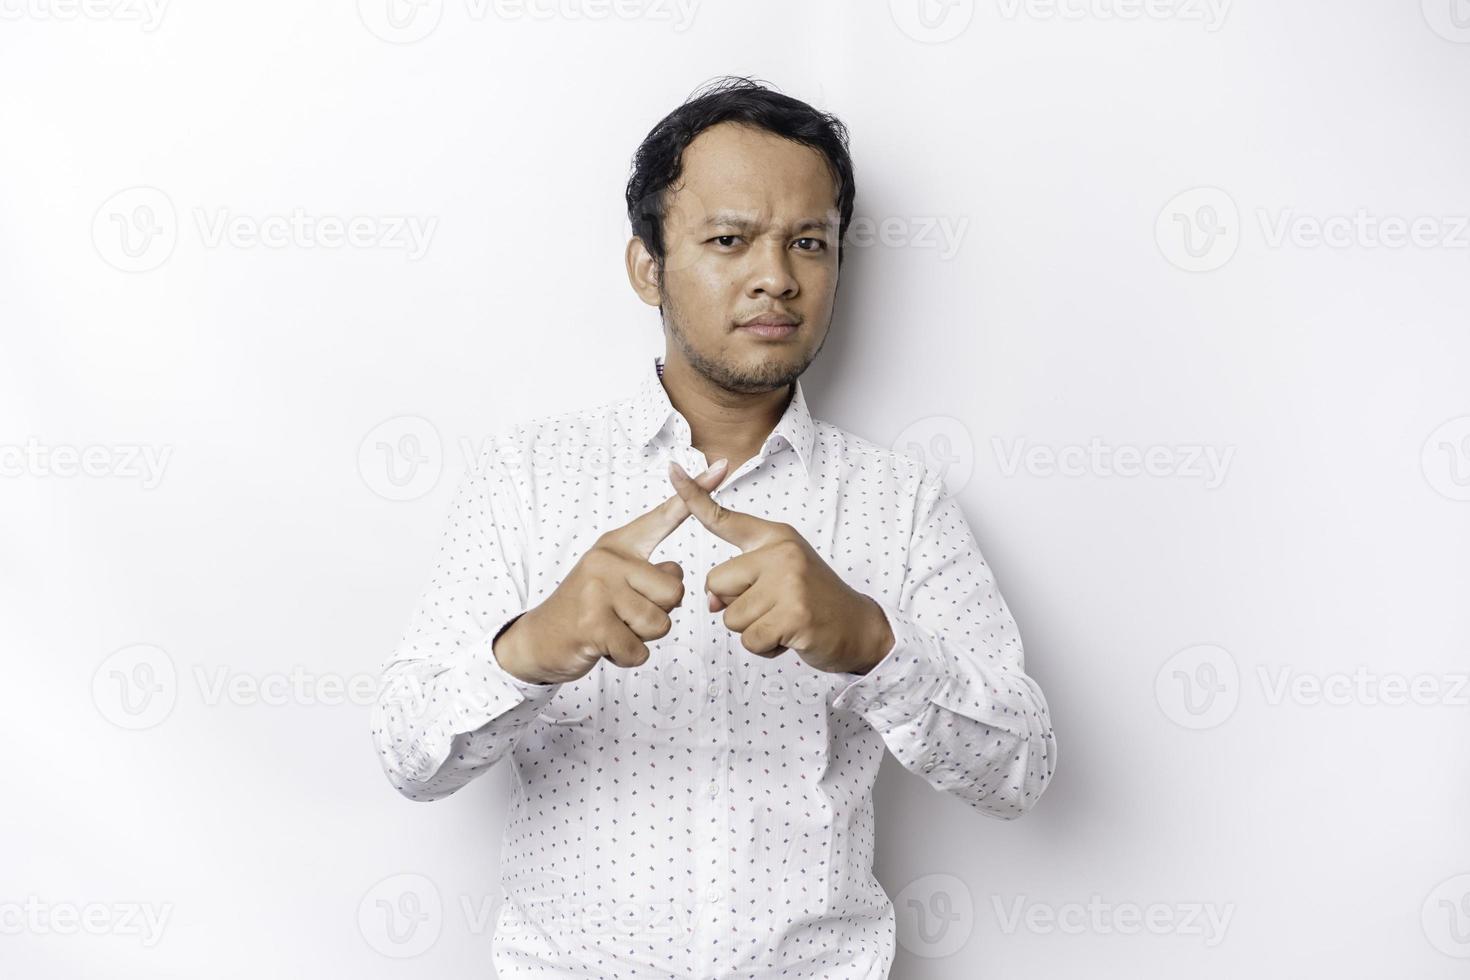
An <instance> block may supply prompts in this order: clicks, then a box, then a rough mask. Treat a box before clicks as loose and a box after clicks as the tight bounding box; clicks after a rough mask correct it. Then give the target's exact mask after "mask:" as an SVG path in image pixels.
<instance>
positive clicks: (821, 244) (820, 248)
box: [797, 238, 827, 252]
mask: <svg viewBox="0 0 1470 980" xmlns="http://www.w3.org/2000/svg"><path fill="white" fill-rule="evenodd" d="M797 241H798V242H816V243H817V246H818V247H817V248H804V249H802V250H801V251H803V252H821V251H824V250H825V249H826V248H827V243H826V242H824V241H822V240H821V239H820V238H798V239H797Z"/></svg>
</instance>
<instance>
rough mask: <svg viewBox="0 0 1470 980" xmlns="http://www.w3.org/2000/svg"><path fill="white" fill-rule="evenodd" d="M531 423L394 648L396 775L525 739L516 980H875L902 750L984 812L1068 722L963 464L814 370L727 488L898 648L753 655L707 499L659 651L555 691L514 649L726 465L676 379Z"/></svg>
mask: <svg viewBox="0 0 1470 980" xmlns="http://www.w3.org/2000/svg"><path fill="white" fill-rule="evenodd" d="M661 362H662V358H654V363H653V365H651V366H650V367H649V369H648V370H646V372H645V373H644V374H643V376H642V377H641V378H640V379H639V381H638V384H637V385H636V390H635V391H634V392H633V393H632V394H631V395H630V396H629V397H626V398H623V399H620V400H617V401H614V402H611V403H608V404H604V405H601V406H598V407H595V408H589V409H584V410H581V411H576V412H572V413H569V414H565V415H561V416H558V417H555V418H543V419H538V420H534V421H532V422H528V423H522V424H519V425H515V426H511V427H509V428H508V429H506V430H504V431H503V432H501V433H498V434H497V435H496V436H495V437H494V438H493V439H492V440H491V441H490V443H489V444H488V445H487V447H486V449H485V452H484V453H483V455H482V457H481V459H480V461H479V463H478V465H477V466H475V467H473V468H472V469H471V470H470V472H469V473H468V474H467V475H466V477H465V478H464V480H463V482H462V483H461V485H460V487H459V489H458V491H457V495H456V498H455V501H454V503H453V506H452V510H451V514H450V520H449V527H448V529H447V531H446V533H445V537H444V539H443V545H442V548H441V550H440V552H439V555H438V558H437V560H436V562H435V565H434V569H433V574H432V577H431V579H430V582H429V586H428V589H427V590H426V591H425V592H424V594H423V596H422V597H421V598H420V600H419V602H418V605H417V608H416V609H415V610H414V612H413V615H412V619H411V622H410V625H409V627H408V630H407V631H406V633H405V634H404V636H403V638H402V640H401V641H400V642H399V644H398V646H397V649H396V650H395V651H394V653H393V654H392V656H391V657H390V658H389V660H388V663H387V665H386V666H385V668H384V685H383V689H382V695H381V697H380V699H379V701H378V703H377V705H376V706H375V707H374V710H373V722H372V728H373V738H374V741H375V743H376V746H377V750H378V753H379V755H380V757H381V760H382V763H383V766H384V769H385V771H386V772H387V775H388V779H389V781H390V782H391V783H392V784H393V786H394V787H395V788H396V789H397V790H398V791H399V792H400V793H402V794H403V795H405V796H407V797H408V798H409V799H413V800H437V799H440V798H442V797H446V796H448V795H449V794H451V793H453V792H454V791H455V790H457V789H459V788H460V787H462V786H464V785H465V783H467V782H468V781H469V780H471V779H473V778H474V777H475V776H477V775H479V774H480V773H482V772H484V771H485V770H486V769H488V768H489V767H490V766H492V765H494V764H495V763H496V762H498V761H500V759H501V758H503V757H508V758H509V760H510V764H511V767H512V770H513V773H514V777H515V778H514V789H513V795H512V798H511V803H510V815H509V821H508V823H507V825H506V829H505V834H504V837H503V840H502V846H501V869H500V870H501V884H502V887H503V888H504V891H505V901H504V902H503V903H502V904H501V906H500V910H499V914H498V917H497V921H496V926H495V935H494V938H493V941H492V951H493V952H492V958H493V962H494V967H495V970H496V973H497V974H498V976H499V977H501V978H502V980H510V978H520V977H538V978H550V977H556V978H562V977H587V978H597V980H613V978H633V977H660V978H667V977H699V978H705V977H746V978H771V980H775V978H782V980H796V978H801V977H823V978H853V980H857V978H875V977H886V976H887V975H888V970H889V967H890V966H891V964H892V962H893V956H894V936H895V921H894V909H893V904H892V902H891V901H890V900H889V898H888V896H887V895H886V894H885V893H884V891H883V889H882V887H881V886H880V885H879V883H878V881H877V879H876V878H874V877H873V873H872V867H873V805H872V788H873V780H874V777H875V776H876V774H877V772H878V764H879V762H880V761H881V760H882V757H883V751H884V746H885V745H886V746H887V749H888V751H890V752H892V753H893V755H894V757H895V758H897V759H898V761H899V762H900V763H902V764H903V766H904V767H905V768H907V769H909V770H910V771H912V772H914V773H917V774H918V775H920V776H922V777H923V778H924V779H925V780H927V781H928V783H929V784H930V785H931V786H933V787H934V788H936V789H938V790H942V791H944V792H946V793H951V794H953V795H954V796H957V797H959V798H960V799H962V800H964V801H965V802H967V803H969V804H970V805H971V806H973V807H974V808H975V809H976V810H978V811H979V812H981V813H984V814H986V815H988V816H992V817H998V818H1000V819H1012V818H1014V817H1018V816H1020V815H1021V814H1022V813H1024V812H1025V811H1026V810H1027V809H1028V808H1030V807H1031V806H1032V805H1033V804H1034V803H1035V802H1036V800H1037V798H1038V797H1039V796H1040V795H1041V792H1042V790H1043V789H1044V788H1045V787H1046V785H1047V783H1048V781H1049V780H1050V778H1051V775H1052V772H1053V769H1054V767H1055V765H1056V753H1057V750H1056V743H1055V740H1054V738H1053V735H1052V728H1051V719H1050V715H1049V712H1048V709H1047V704H1046V700H1045V698H1044V697H1043V696H1042V693H1041V690H1040V688H1038V687H1037V685H1036V683H1035V682H1034V681H1033V680H1032V679H1031V678H1030V677H1028V676H1027V675H1026V673H1025V672H1024V663H1023V660H1022V651H1021V639H1020V636H1019V634H1018V633H1017V630H1016V624H1015V621H1014V620H1013V619H1012V617H1011V614H1010V612H1009V610H1008V609H1007V608H1006V604H1005V601H1004V600H1003V599H1002V598H1001V594H1000V592H999V590H998V589H997V588H996V584H995V579H994V577H993V576H992V574H991V571H990V568H989V567H988V566H987V565H986V564H985V560H984V559H983V558H982V557H981V555H980V550H979V548H978V547H977V546H976V543H975V538H974V535H973V534H972V533H971V531H970V528H969V526H968V524H967V523H966V521H965V518H964V515H963V514H962V513H961V511H960V507H959V505H958V503H957V502H956V501H955V499H954V498H953V497H951V496H948V495H947V494H946V493H945V490H944V484H943V481H942V479H941V474H940V473H939V472H938V471H937V470H936V469H934V468H932V467H927V466H925V465H924V464H921V463H920V462H918V461H917V460H915V459H913V458H911V457H909V456H906V455H904V454H902V453H899V452H895V451H893V450H889V449H884V448H882V447H880V446H877V445H874V444H873V443H871V442H868V441H866V440H864V439H861V438H859V437H857V436H854V435H851V434H849V433H847V432H844V431H842V430H841V429H839V428H837V427H836V426H833V425H830V424H828V423H826V422H822V421H819V420H817V419H814V418H813V417H812V416H811V415H810V414H809V413H808V410H807V405H806V399H805V396H804V394H803V392H802V388H801V383H800V381H798V382H796V384H795V386H794V389H795V390H794V392H793V394H792V397H791V399H790V400H789V402H788V404H787V407H786V409H785V411H784V414H783V415H782V417H781V420H780V422H779V423H778V424H777V425H776V427H775V429H774V430H773V431H772V432H771V434H770V436H769V437H768V438H767V439H766V441H765V444H764V445H763V446H762V448H761V451H760V452H759V453H758V454H757V455H756V456H754V457H753V458H751V459H750V460H748V461H747V462H746V463H745V464H744V465H742V466H741V467H740V468H739V469H737V470H736V471H735V472H734V473H731V474H729V475H728V476H727V477H726V479H725V481H724V483H723V484H721V486H720V487H719V488H718V489H716V490H715V491H714V492H713V494H712V496H714V498H715V500H717V501H718V502H719V503H721V504H723V505H725V506H727V507H730V508H732V509H734V510H739V511H744V512H746V513H750V514H754V515H756V516H758V517H763V518H766V519H768V520H773V521H784V522H786V523H789V524H791V525H792V526H793V527H795V528H796V529H797V530H798V531H800V532H801V533H802V535H803V536H804V537H805V538H806V539H807V541H808V542H809V543H810V544H811V545H812V547H813V548H814V549H815V550H816V551H817V553H818V554H820V555H821V556H822V558H823V560H825V561H826V562H827V563H828V564H829V565H830V566H831V567H832V568H833V570H834V571H836V572H837V574H838V575H840V576H841V577H842V579H843V580H844V581H845V582H846V583H847V584H848V585H850V586H851V587H853V588H854V589H856V590H858V591H859V592H862V593H865V594H867V595H869V596H871V597H872V598H873V599H875V600H876V601H877V602H878V603H879V605H880V606H881V607H882V609H883V611H884V613H885V615H886V616H887V617H888V622H889V624H890V626H891V628H892V630H893V635H894V637H895V643H894V645H893V647H892V648H891V649H890V650H889V651H888V653H887V655H886V656H885V658H884V659H883V660H882V661H881V662H880V663H879V664H877V665H876V666H875V667H874V668H873V669H872V670H870V671H869V672H868V673H867V674H864V675H859V674H853V673H828V672H824V671H820V670H817V669H816V668H813V667H811V666H810V665H808V664H807V663H806V662H805V661H804V660H802V659H801V657H800V656H799V655H798V654H797V653H796V652H795V651H792V650H787V651H786V652H784V653H782V654H781V655H780V656H778V657H775V658H770V659H768V658H765V657H759V656H756V655H753V654H751V653H750V652H749V651H747V650H746V649H745V648H744V646H743V645H742V644H741V642H740V637H739V635H738V634H736V633H733V632H731V631H730V630H728V629H727V628H726V627H725V625H724V623H723V621H722V616H723V610H722V611H721V612H718V613H710V612H707V611H706V610H707V608H708V607H707V606H706V605H705V602H704V588H703V581H704V576H705V575H706V574H707V573H708V572H709V570H710V569H712V568H713V567H714V566H715V565H717V564H719V563H721V562H723V561H726V560H728V559H730V558H733V557H734V556H735V555H736V554H738V553H739V552H738V549H737V548H736V547H735V546H734V545H732V544H730V543H728V542H726V541H724V540H722V539H720V538H718V537H716V536H715V535H713V534H711V533H710V532H709V531H708V530H706V529H705V528H704V527H703V526H702V525H701V524H700V523H699V522H698V521H697V520H696V519H695V518H694V517H692V516H691V517H689V518H687V519H686V520H685V521H684V523H683V524H681V525H680V526H679V527H678V528H677V529H676V530H675V531H674V532H673V533H672V534H671V535H670V536H669V537H668V538H666V539H665V540H664V541H663V543H662V544H661V545H660V546H659V547H658V549H656V550H655V551H654V553H653V556H652V557H651V558H650V561H652V562H659V561H665V560H668V559H673V560H675V561H678V562H679V563H680V565H682V566H683V568H684V571H685V581H684V585H685V590H686V591H685V596H684V601H683V603H682V604H681V605H680V606H678V607H677V608H676V609H675V610H674V611H673V612H672V613H671V614H670V618H671V619H672V621H673V627H672V629H671V630H670V632H669V633H668V635H667V636H664V637H663V638H661V639H658V640H653V641H650V642H648V643H647V646H648V649H649V653H650V656H649V659H648V661H647V662H646V663H645V664H643V665H641V666H639V667H633V668H622V667H619V666H617V665H616V664H614V663H612V662H610V661H608V660H607V659H605V658H604V659H603V660H600V661H598V663H597V666H596V667H595V668H594V669H593V670H592V671H591V672H590V673H588V674H587V675H586V676H584V677H581V678H579V679H578V680H576V681H571V682H567V683H564V684H531V683H527V682H525V681H522V680H520V679H519V678H516V677H514V676H512V675H511V674H509V673H507V672H506V671H505V670H504V669H503V668H502V667H501V666H500V664H499V662H498V661H497V660H496V659H495V657H494V656H493V655H492V652H491V641H492V639H493V637H494V636H495V634H496V632H497V631H498V630H499V628H500V627H501V626H502V625H504V624H505V623H506V622H508V621H509V620H510V619H512V618H513V617H514V616H516V615H517V614H519V613H521V612H523V611H524V610H526V609H529V608H531V607H533V606H535V605H537V604H539V603H540V602H541V601H542V600H543V599H545V598H546V597H547V596H548V595H550V593H551V592H552V591H553V590H554V589H555V588H556V586H557V584H558V583H559V582H560V581H561V580H562V578H563V577H564V576H565V575H566V574H567V572H569V571H570V570H571V568H572V566H573V565H574V564H575V563H576V562H577V560H578V559H579V558H580V557H581V556H582V555H583V554H584V553H585V552H586V551H587V550H588V549H589V548H590V547H591V546H592V544H593V542H594V541H595V540H596V539H597V537H598V536H599V535H601V534H602V533H603V532H604V531H607V530H609V529H611V528H614V527H618V526H621V525H623V524H626V523H627V522H629V521H630V520H632V519H633V518H634V517H636V516H638V515H639V514H642V513H644V512H645V511H648V510H650V509H651V508H653V507H654V506H655V505H656V504H658V503H659V502H660V501H662V500H663V499H664V498H666V497H668V496H670V495H671V494H672V493H673V492H674V489H673V485H672V484H671V483H670V482H669V479H668V475H667V470H668V461H669V459H670V458H671V457H672V458H673V459H676V460H677V461H678V462H679V463H680V464H681V465H682V466H683V467H684V469H685V470H686V471H688V472H689V473H691V474H697V473H700V472H702V471H703V470H704V469H705V468H706V466H707V465H708V462H709V461H708V460H706V459H705V457H704V455H703V454H702V453H700V452H699V451H698V450H696V449H694V448H693V447H692V446H691V444H690V429H689V423H688V420H686V419H685V418H684V416H683V415H681V414H680V413H679V412H678V411H676V410H675V408H674V406H673V404H672V403H671V402H670V401H669V397H668V393H667V392H666V391H665V389H664V387H663V383H662V381H661V379H660V375H661V372H662V363H661Z"/></svg>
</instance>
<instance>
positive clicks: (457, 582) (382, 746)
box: [372, 452, 561, 801]
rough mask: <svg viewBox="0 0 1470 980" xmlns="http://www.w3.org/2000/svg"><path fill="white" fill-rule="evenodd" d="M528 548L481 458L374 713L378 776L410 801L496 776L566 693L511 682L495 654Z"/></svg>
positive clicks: (506, 490) (520, 593) (499, 470)
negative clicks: (540, 715) (496, 768)
mask: <svg viewBox="0 0 1470 980" xmlns="http://www.w3.org/2000/svg"><path fill="white" fill-rule="evenodd" d="M524 538H525V535H524V532H523V525H522V522H521V520H520V512H519V507H518V504H517V502H516V497H515V488H514V486H513V484H512V483H511V480H510V479H509V477H508V476H507V475H506V473H505V471H504V468H503V466H502V464H500V463H499V462H498V461H496V460H495V459H494V457H493V454H492V453H488V452H487V453H486V454H485V455H484V456H483V457H482V459H481V461H480V464H479V465H478V466H476V467H471V468H470V470H469V471H468V472H467V473H466V474H465V476H464V477H463V478H462V480H461V482H460V485H459V487H458V489H457V490H456V492H455V496H454V500H453V503H452V504H451V507H450V513H449V523H448V527H447V528H446V529H445V531H444V533H443V537H442V539H441V544H440V548H439V553H438V555H437V557H436V558H435V561H434V567H433V571H432V573H431V575H430V578H429V584H428V587H427V588H426V589H425V590H424V593H423V594H422V595H421V596H420V597H419V600H418V603H417V605H416V606H415V608H414V610H413V613H412V616H411V618H410V620H409V625H408V629H407V630H406V631H405V632H404V634H403V637H402V638H401V639H400V640H399V642H398V644H397V647H396V648H395V650H394V651H393V653H392V655H391V656H390V657H389V658H388V660H387V662H386V664H385V665H384V667H383V670H382V675H381V683H380V685H379V688H378V697H377V700H376V702H375V704H374V705H373V710H372V735H373V742H374V744H375V746H376V748H377V752H378V756H379V759H380V761H381V762H382V765H383V770H384V772H385V773H386V774H387V776H388V781H389V782H390V783H391V784H392V785H393V787H394V788H395V789H397V790H398V791H399V792H400V793H402V794H403V795H404V796H406V797H408V798H409V799H411V800H420V801H428V800H437V799H440V798H442V797H445V796H448V795H449V794H451V793H453V792H454V791H456V790H458V789H459V788H460V787H462V786H464V785H465V784H466V783H468V782H469V781H470V780H471V779H473V778H474V777H475V776H477V775H479V774H480V773H481V772H484V771H485V770H487V769H489V768H490V767H491V766H493V765H494V764H495V763H496V762H498V761H499V760H500V758H501V757H502V756H504V755H505V754H506V752H507V751H509V750H510V748H511V747H512V746H513V745H514V744H515V743H516V742H517V741H518V740H519V739H520V737H521V736H522V735H523V734H524V733H525V731H526V729H527V728H528V727H529V726H530V725H531V723H532V722H533V721H534V719H535V717H536V714H537V712H538V711H540V710H541V708H542V707H544V706H545V704H546V703H547V702H548V701H549V700H550V699H551V698H552V696H553V695H554V694H555V693H556V691H557V689H558V688H559V687H560V686H561V685H560V684H532V683H530V682H528V681H524V680H521V679H520V678H518V677H515V676H514V675H512V674H510V673H509V672H507V671H506V670H505V669H504V668H503V667H502V666H501V665H500V662H499V661H498V660H496V659H495V654H494V652H493V650H492V649H491V644H492V643H493V642H494V639H495V636H496V635H497V633H499V631H500V630H501V628H502V627H504V626H506V625H507V624H508V623H509V622H510V621H512V620H513V619H514V618H515V617H517V616H519V615H520V614H521V613H523V612H525V610H526V595H527V590H526V585H525V583H526V575H525V540H524Z"/></svg>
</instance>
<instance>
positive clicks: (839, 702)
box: [832, 600, 951, 732]
mask: <svg viewBox="0 0 1470 980" xmlns="http://www.w3.org/2000/svg"><path fill="white" fill-rule="evenodd" d="M874 601H876V602H878V607H879V608H880V609H882V610H883V615H884V616H885V617H887V619H888V628H889V629H890V630H892V631H893V646H892V647H891V648H890V649H889V651H888V653H887V654H885V655H884V657H883V659H882V660H880V661H878V663H877V664H876V665H874V666H873V668H872V669H871V670H869V671H868V672H867V673H866V674H854V673H850V672H846V671H844V672H842V673H840V674H839V676H841V677H848V678H852V682H851V683H850V684H848V685H847V686H846V687H844V688H843V689H842V691H841V692H840V693H839V694H838V695H837V697H836V698H834V699H833V701H832V706H833V707H834V708H842V709H846V710H848V711H852V712H855V713H856V714H859V715H862V716H863V717H864V718H866V719H867V721H868V723H869V724H871V725H872V726H873V727H874V728H875V729H877V730H878V731H879V732H886V731H889V730H891V729H893V728H896V727H898V726H900V725H904V724H907V723H908V722H911V721H913V720H914V719H916V718H918V717H919V716H920V715H921V714H923V712H924V710H925V709H926V708H927V707H928V705H929V702H930V701H931V700H932V699H933V697H934V696H935V694H936V693H937V692H938V691H939V690H941V689H942V688H943V687H945V686H946V685H947V684H948V683H949V682H950V680H951V675H950V672H949V669H948V665H947V663H946V661H945V659H944V657H943V656H942V652H941V651H940V650H939V649H938V644H937V643H936V642H935V640H934V638H933V637H931V636H930V635H929V634H928V633H927V632H925V630H924V629H923V628H922V627H920V626H919V624H918V623H917V622H915V621H914V619H913V617H911V616H909V615H908V614H907V613H904V612H901V611H900V610H899V609H897V608H896V607H894V606H891V605H889V604H888V603H885V602H881V601H878V600H874Z"/></svg>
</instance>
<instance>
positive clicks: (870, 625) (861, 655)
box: [846, 592, 898, 675]
mask: <svg viewBox="0 0 1470 980" xmlns="http://www.w3.org/2000/svg"><path fill="white" fill-rule="evenodd" d="M858 595H859V596H860V597H861V599H862V601H863V606H864V608H865V613H866V614H865V615H862V616H859V617H857V621H858V622H859V623H861V624H862V626H861V627H860V629H859V632H858V638H857V642H855V643H854V644H853V648H854V649H855V650H856V651H857V655H856V657H855V659H856V663H854V664H852V665H850V666H849V667H848V668H847V671H846V673H849V674H859V675H862V674H866V673H867V672H868V671H870V670H872V669H873V668H874V667H876V666H878V664H880V663H882V662H883V659H884V658H885V657H887V656H888V651H890V650H892V649H893V645H894V644H895V643H897V642H898V638H897V637H895V636H894V635H893V627H891V626H890V625H889V624H888V614H887V613H885V612H884V611H883V607H882V606H880V605H879V604H878V600H876V599H874V598H873V597H872V596H870V595H866V594H864V593H861V592H860V593H858Z"/></svg>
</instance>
